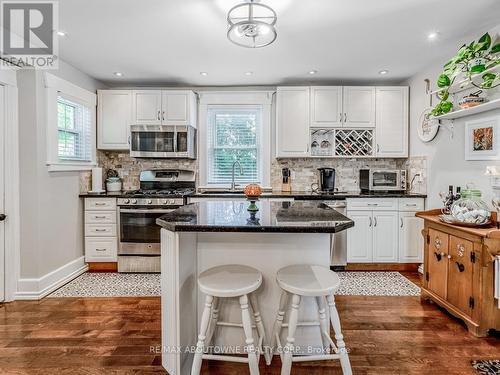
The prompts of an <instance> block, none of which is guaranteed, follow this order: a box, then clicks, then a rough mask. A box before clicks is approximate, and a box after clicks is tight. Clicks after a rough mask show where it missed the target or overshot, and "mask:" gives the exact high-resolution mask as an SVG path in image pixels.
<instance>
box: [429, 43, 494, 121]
mask: <svg viewBox="0 0 500 375" xmlns="http://www.w3.org/2000/svg"><path fill="white" fill-rule="evenodd" d="M499 64H500V42H496V43H494V44H493V43H492V40H491V36H490V34H489V33H486V34H484V35H483V36H482V37H481V38H479V40H478V41H477V42H476V41H473V42H471V43H470V44H464V45H463V46H462V47H460V49H459V50H458V52H457V54H456V55H455V56H454V57H453V58H452V59H451V60H450V61H448V62H447V63H446V64H445V65H444V67H443V72H442V73H441V74H440V75H439V77H438V79H437V86H438V88H439V91H438V92H437V97H438V98H439V100H440V102H439V103H438V104H437V105H436V106H435V107H434V108H433V110H432V112H431V114H432V115H434V116H440V115H443V114H445V113H448V112H450V111H451V110H452V109H453V103H452V102H451V101H450V100H449V96H450V92H449V90H450V87H451V86H452V85H453V84H454V82H455V80H456V79H457V77H459V78H461V79H462V78H463V79H464V82H463V84H462V87H465V86H467V85H469V84H472V85H473V86H476V87H478V88H480V89H491V88H494V87H497V86H499V85H500V73H494V72H491V71H488V72H486V73H484V74H483V75H482V77H481V78H482V81H481V82H480V83H476V82H475V81H474V80H473V78H474V77H475V76H476V75H477V74H481V73H483V72H485V71H486V70H489V69H491V68H493V67H495V66H496V65H499Z"/></svg>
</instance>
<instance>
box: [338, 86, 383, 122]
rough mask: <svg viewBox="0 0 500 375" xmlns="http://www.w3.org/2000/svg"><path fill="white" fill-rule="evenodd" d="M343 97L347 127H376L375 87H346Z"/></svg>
mask: <svg viewBox="0 0 500 375" xmlns="http://www.w3.org/2000/svg"><path fill="white" fill-rule="evenodd" d="M343 97H344V106H343V108H344V111H343V112H344V119H343V121H344V126H345V127H349V128H373V127H375V87H370V86H345V87H344V94H343Z"/></svg>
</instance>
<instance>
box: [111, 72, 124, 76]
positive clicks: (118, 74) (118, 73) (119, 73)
mask: <svg viewBox="0 0 500 375" xmlns="http://www.w3.org/2000/svg"><path fill="white" fill-rule="evenodd" d="M113 74H114V75H115V76H117V77H123V73H121V72H114V73H113Z"/></svg>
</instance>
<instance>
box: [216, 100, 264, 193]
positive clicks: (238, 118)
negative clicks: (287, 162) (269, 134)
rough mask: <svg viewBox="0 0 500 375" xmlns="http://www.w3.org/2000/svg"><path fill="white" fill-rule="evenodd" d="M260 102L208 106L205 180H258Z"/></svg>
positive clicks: (217, 182) (246, 181)
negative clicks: (256, 103) (233, 177)
mask: <svg viewBox="0 0 500 375" xmlns="http://www.w3.org/2000/svg"><path fill="white" fill-rule="evenodd" d="M261 119H262V108H261V107H260V106H210V107H209V108H208V113H207V136H208V140H207V156H208V165H207V184H208V185H210V184H211V185H215V184H229V183H231V181H232V171H233V163H234V162H235V161H239V162H240V163H241V166H242V170H243V173H242V174H240V170H239V166H238V165H236V166H235V181H236V182H237V183H239V184H248V183H252V182H256V183H261V182H262V181H261V176H262V174H261V168H262V167H261V160H260V157H261V152H260V134H261V127H262V120H261Z"/></svg>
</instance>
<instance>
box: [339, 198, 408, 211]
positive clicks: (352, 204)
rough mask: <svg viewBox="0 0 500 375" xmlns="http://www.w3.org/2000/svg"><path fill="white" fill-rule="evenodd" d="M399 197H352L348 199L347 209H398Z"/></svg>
mask: <svg viewBox="0 0 500 375" xmlns="http://www.w3.org/2000/svg"><path fill="white" fill-rule="evenodd" d="M397 202H398V200H397V198H391V199H384V198H382V199H380V198H368V199H364V198H361V199H358V198H351V199H347V210H350V211H354V210H355V211H366V210H370V211H392V210H394V211H397V209H398V203H397Z"/></svg>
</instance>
